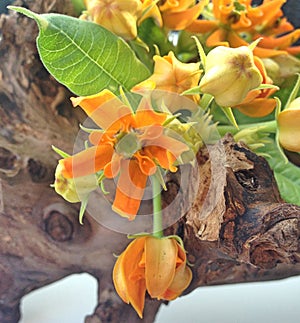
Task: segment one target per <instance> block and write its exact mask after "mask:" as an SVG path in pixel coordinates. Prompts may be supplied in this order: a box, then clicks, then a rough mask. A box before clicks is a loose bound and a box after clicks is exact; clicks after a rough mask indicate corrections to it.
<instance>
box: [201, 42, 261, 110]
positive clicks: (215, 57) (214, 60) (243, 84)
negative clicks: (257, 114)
mask: <svg viewBox="0 0 300 323" xmlns="http://www.w3.org/2000/svg"><path fill="white" fill-rule="evenodd" d="M261 82H262V76H261V73H260V71H259V70H258V68H257V67H256V66H255V63H254V59H253V53H252V51H251V49H250V48H249V47H247V46H241V47H238V48H229V47H224V46H218V47H216V48H214V49H213V50H211V51H210V52H209V53H208V55H207V57H206V66H205V75H204V77H203V78H202V79H201V82H200V90H201V91H202V92H203V93H209V94H211V95H213V96H214V97H215V101H216V102H217V104H219V105H220V106H223V107H229V106H235V105H238V104H239V103H241V102H242V101H243V99H244V98H245V97H246V95H247V93H248V92H249V91H250V90H252V89H254V88H256V87H258V86H259V85H260V84H261Z"/></svg>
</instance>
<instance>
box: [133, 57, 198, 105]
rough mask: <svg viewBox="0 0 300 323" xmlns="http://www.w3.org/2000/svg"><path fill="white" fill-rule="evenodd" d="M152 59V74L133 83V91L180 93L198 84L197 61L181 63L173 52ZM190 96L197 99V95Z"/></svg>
mask: <svg viewBox="0 0 300 323" xmlns="http://www.w3.org/2000/svg"><path fill="white" fill-rule="evenodd" d="M153 59H154V72H153V74H152V75H151V76H150V77H149V78H148V79H147V80H145V81H143V82H141V83H139V84H137V85H135V86H134V87H133V88H132V91H133V92H143V91H145V90H146V91H148V90H152V89H156V90H164V91H169V92H174V93H178V94H181V93H182V92H184V91H186V90H188V89H190V88H193V87H195V86H197V85H198V83H199V79H200V74H201V71H200V70H199V63H182V62H180V61H179V60H178V59H177V58H176V57H175V55H174V53H173V52H169V54H168V55H166V56H163V57H161V56H158V55H155V56H154V57H153ZM190 98H191V99H193V100H194V101H198V100H199V96H191V97H190Z"/></svg>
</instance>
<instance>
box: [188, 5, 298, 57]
mask: <svg viewBox="0 0 300 323" xmlns="http://www.w3.org/2000/svg"><path fill="white" fill-rule="evenodd" d="M251 2H252V1H251V0H239V1H236V0H211V1H210V3H209V4H208V6H207V7H206V8H205V11H203V12H202V15H203V17H205V18H207V19H201V20H196V21H193V23H192V24H191V25H189V27H188V30H189V31H190V32H193V33H196V34H204V35H205V36H206V42H205V43H206V45H207V46H208V47H214V46H220V45H222V46H224V45H226V46H231V47H239V46H245V45H247V44H248V43H251V42H253V41H254V40H256V39H258V38H261V37H262V40H261V42H260V43H259V46H257V48H256V49H255V50H254V54H255V55H257V56H259V57H272V56H276V55H280V54H284V53H286V52H289V53H292V54H298V53H300V46H298V47H291V45H292V44H293V43H294V42H296V41H297V39H299V38H300V29H297V30H294V27H293V26H292V25H291V23H289V22H288V21H287V19H286V18H285V17H284V16H283V12H282V10H281V6H282V5H283V4H284V3H285V2H286V0H271V1H270V0H264V1H263V3H262V4H261V5H259V6H252V5H251ZM282 34H285V35H282Z"/></svg>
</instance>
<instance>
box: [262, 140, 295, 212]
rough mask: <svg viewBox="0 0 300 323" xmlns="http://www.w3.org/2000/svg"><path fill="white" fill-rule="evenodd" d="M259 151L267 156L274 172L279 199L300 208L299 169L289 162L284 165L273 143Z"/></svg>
mask: <svg viewBox="0 0 300 323" xmlns="http://www.w3.org/2000/svg"><path fill="white" fill-rule="evenodd" d="M259 151H262V152H265V153H267V154H268V156H269V157H267V158H266V159H267V161H268V163H269V165H270V167H271V168H272V169H273V171H274V176H275V179H276V182H277V185H278V188H279V192H280V194H281V197H282V198H283V199H284V200H285V201H286V202H288V203H292V204H296V205H299V206H300V168H299V167H297V166H295V165H294V164H292V163H291V162H288V163H286V160H285V158H283V156H282V155H281V154H280V153H279V151H278V148H277V147H276V143H275V142H274V141H273V142H272V143H271V144H267V145H265V147H264V148H263V149H260V150H259Z"/></svg>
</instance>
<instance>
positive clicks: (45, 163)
mask: <svg viewBox="0 0 300 323" xmlns="http://www.w3.org/2000/svg"><path fill="white" fill-rule="evenodd" d="M15 4H18V5H23V6H26V7H29V8H30V9H32V10H33V11H36V12H41V13H42V12H43V13H44V12H50V11H51V12H61V13H64V12H68V13H71V9H70V8H71V7H70V4H69V2H68V1H57V0H45V1H16V2H15ZM0 28H1V34H2V40H1V42H0V57H1V59H0V176H1V177H0V211H1V213H0V322H3V323H12V322H17V321H18V319H19V317H20V312H19V305H20V299H21V298H22V297H23V296H24V295H26V294H27V293H29V292H30V291H32V290H34V289H37V288H40V287H42V286H45V285H47V284H50V283H52V282H54V281H57V280H59V279H61V278H63V277H65V276H68V275H70V274H73V273H80V272H87V273H90V274H91V275H93V276H94V277H96V279H97V280H98V282H99V303H98V306H97V308H96V309H95V312H94V314H93V315H91V316H90V317H87V318H86V322H88V323H98V322H122V321H128V322H133V323H134V322H153V320H154V317H155V314H156V312H157V310H158V308H159V306H160V303H159V302H158V301H152V300H150V299H148V298H147V301H146V307H145V312H144V314H145V315H144V316H145V318H144V320H143V321H141V320H139V319H138V317H137V315H136V313H135V312H134V311H133V309H132V308H131V307H130V306H129V305H126V304H124V303H123V302H122V301H121V300H120V299H119V297H118V296H117V295H116V293H115V291H114V288H113V285H112V281H111V272H112V268H113V265H114V262H115V257H114V256H113V254H119V253H120V252H121V251H122V250H123V249H124V248H125V246H126V245H127V243H128V239H127V238H126V236H125V235H124V234H120V233H117V232H113V231H110V230H108V229H106V228H105V227H103V226H101V225H99V224H98V223H96V221H95V220H94V219H93V218H92V217H91V216H89V214H87V215H86V217H85V218H84V225H83V226H80V225H79V224H78V205H77V204H69V203H67V202H65V201H64V200H63V199H62V198H60V197H59V196H57V195H56V194H55V193H54V191H53V189H52V188H50V186H49V185H50V184H51V183H52V182H53V177H54V168H55V165H56V162H57V159H58V157H57V155H56V154H55V153H54V152H53V151H52V149H51V145H55V146H57V147H60V148H61V149H63V150H65V151H68V152H72V149H73V142H74V140H75V137H76V134H77V131H78V123H79V121H81V120H83V118H84V116H83V114H82V113H81V112H80V109H73V108H72V107H71V105H70V102H69V97H70V96H71V93H69V92H68V90H67V89H65V88H64V87H63V86H61V85H60V84H58V83H57V82H56V81H55V80H54V79H53V78H52V77H51V76H49V74H48V73H47V72H46V71H45V69H44V68H43V66H42V64H41V63H40V61H39V58H38V55H37V51H36V46H35V36H36V34H37V28H36V26H35V23H34V22H33V21H31V20H30V19H28V18H26V17H23V16H21V15H17V14H15V13H10V15H9V16H7V15H6V16H5V15H2V16H1V18H0ZM207 148H209V149H207ZM197 160H198V165H197V167H194V168H191V169H190V170H188V172H189V173H188V174H189V177H188V178H186V179H185V180H186V181H187V182H189V183H191V185H189V186H188V190H187V191H185V192H183V191H182V190H181V188H180V185H179V183H180V178H179V175H180V173H178V174H175V175H173V174H172V175H170V176H169V179H168V183H167V186H168V187H169V190H168V191H167V192H166V193H164V196H163V199H164V205H165V206H167V205H168V204H170V203H171V204H172V203H174V205H173V207H172V208H169V209H166V210H165V214H164V216H165V218H167V219H168V218H170V217H171V216H172V217H174V214H168V212H170V210H172V211H174V210H177V212H179V213H178V217H179V216H180V215H181V213H182V212H184V213H185V214H184V217H182V218H181V219H180V220H179V221H178V222H176V223H175V224H173V225H172V226H171V227H169V228H168V229H167V230H166V233H176V234H178V235H180V236H181V237H182V238H183V239H184V242H185V246H186V249H187V251H188V258H189V261H190V262H191V263H192V264H193V267H192V270H193V273H194V278H193V281H192V284H191V286H190V287H189V288H188V290H187V291H186V293H189V292H191V291H192V290H193V289H195V288H197V287H198V286H203V285H215V284H226V283H236V282H246V281H259V280H271V279H279V278H283V277H288V276H293V275H298V274H299V272H300V266H299V259H300V257H299V236H300V234H299V233H300V232H299V223H300V221H299V219H300V208H299V207H297V206H294V205H290V204H286V203H284V202H283V201H282V200H281V199H280V196H279V193H278V189H277V186H276V183H275V180H274V177H273V174H272V171H271V170H270V168H269V167H268V165H267V163H266V161H265V160H264V159H263V158H261V157H258V156H257V155H255V154H254V153H252V152H251V151H249V150H248V149H247V148H246V147H244V146H243V145H242V144H239V143H235V142H233V140H232V138H231V137H230V136H227V137H225V138H223V140H222V141H220V142H219V143H218V144H217V145H215V146H211V147H204V148H203V149H202V150H201V151H200V152H199V154H198V156H197ZM183 193H184V195H182V196H181V195H180V194H183ZM99 212H101V209H100V210H99ZM175 218H176V216H175Z"/></svg>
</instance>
